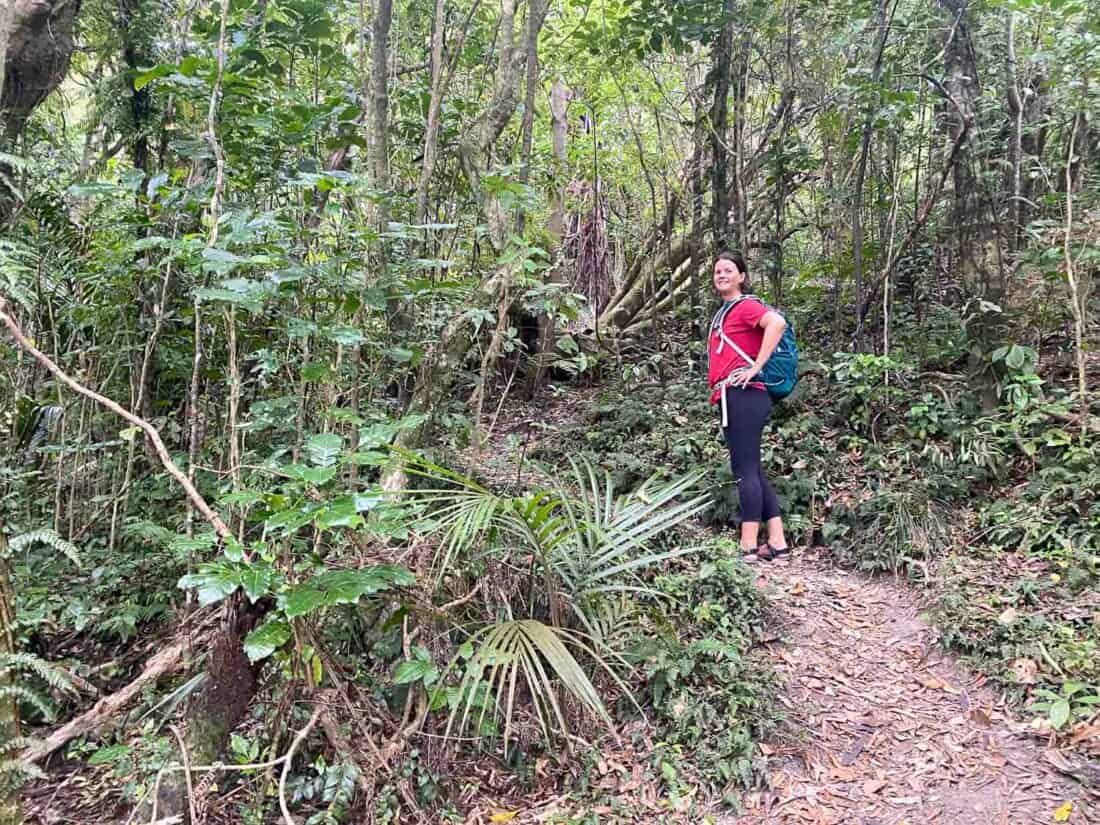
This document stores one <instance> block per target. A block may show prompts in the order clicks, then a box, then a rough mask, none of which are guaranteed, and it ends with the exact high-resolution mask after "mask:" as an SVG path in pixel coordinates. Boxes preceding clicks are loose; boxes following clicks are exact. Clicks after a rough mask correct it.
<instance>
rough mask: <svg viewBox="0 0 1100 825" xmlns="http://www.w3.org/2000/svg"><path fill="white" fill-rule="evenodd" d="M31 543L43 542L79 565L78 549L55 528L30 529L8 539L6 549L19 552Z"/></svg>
mask: <svg viewBox="0 0 1100 825" xmlns="http://www.w3.org/2000/svg"><path fill="white" fill-rule="evenodd" d="M32 544H44V545H46V546H47V547H50V548H52V549H54V550H56V551H57V552H59V553H62V554H64V555H65V556H66V557H67V558H68V559H69V561H71V562H72V563H73V564H75V565H76V566H77V567H79V566H80V551H78V550H77V549H76V545H75V544H73V543H72V542H71V541H66V540H65V539H63V538H61V536H59V535H58V534H57V531H56V530H47V529H43V530H32V531H31V532H29V533H23V534H21V535H18V536H16V537H15V538H13V539H10V540H9V541H8V550H9V552H10V553H19V552H21V551H22V550H23V549H24V548H26V547H29V546H30V545H32Z"/></svg>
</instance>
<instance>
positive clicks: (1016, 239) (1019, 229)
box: [1005, 12, 1024, 252]
mask: <svg viewBox="0 0 1100 825" xmlns="http://www.w3.org/2000/svg"><path fill="white" fill-rule="evenodd" d="M1005 40H1006V42H1007V44H1008V49H1007V53H1006V57H1005V88H1006V89H1007V95H1008V114H1009V116H1011V118H1012V131H1011V137H1010V140H1011V143H1010V144H1009V150H1008V160H1009V182H1008V187H1006V188H1007V189H1008V192H1009V198H1010V199H1009V202H1008V210H1007V212H1008V215H1009V235H1008V248H1009V250H1010V251H1012V252H1015V251H1017V250H1018V249H1019V247H1020V241H1021V238H1022V236H1023V223H1022V218H1023V200H1022V198H1021V195H1022V194H1023V190H1022V187H1021V180H1020V173H1021V169H1022V167H1023V153H1024V149H1023V137H1024V105H1023V101H1022V100H1021V99H1020V76H1019V64H1018V62H1017V60H1016V13H1015V12H1009V14H1008V22H1007V24H1006V31H1005Z"/></svg>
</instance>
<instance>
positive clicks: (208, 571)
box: [179, 564, 241, 606]
mask: <svg viewBox="0 0 1100 825" xmlns="http://www.w3.org/2000/svg"><path fill="white" fill-rule="evenodd" d="M240 585H241V579H240V573H239V572H238V571H237V570H235V569H233V568H232V567H229V566H227V565H224V564H204V565H201V566H200V567H199V572H198V573H192V574H191V575H189V576H184V577H183V578H181V579H180V580H179V587H180V588H181V589H183V590H189V589H191V588H195V589H196V590H197V591H198V592H197V595H198V600H199V604H201V605H203V606H205V605H208V604H214V603H215V602H219V601H221V600H222V599H224V598H226V597H227V596H230V595H232V594H233V593H234V592H236V590H237V588H238V587H240Z"/></svg>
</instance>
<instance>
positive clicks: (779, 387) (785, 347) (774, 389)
mask: <svg viewBox="0 0 1100 825" xmlns="http://www.w3.org/2000/svg"><path fill="white" fill-rule="evenodd" d="M747 299H752V300H754V301H760V299H759V298H757V297H756V296H755V295H742V296H741V297H740V298H738V299H737V300H736V301H730V302H729V303H727V304H723V305H722V308H721V309H720V310H718V313H717V314H716V315H715V316H714V318H713V319H712V320H711V324H710V328H711V329H712V330H717V331H718V335H719V337H720V338H721V343H720V344H719V345H718V348H719V351H721V348H722V347H723V346H724V345H726V344H728V345H729V346H731V347H733V348H734V350H736V351H737V354H738V355H740V356H741V357H742V358H744V359H745V361H746V362H747V363H749V364H751V363H752V362H753V360H754V359H752V358H750V357H749V356H748V354H747V353H746V352H745V351H744V350H743V349H741V347H739V346H737V344H735V343H733V341H732V340H730V338H729V337H728V336H727V335H726V333H725V330H723V329H722V324H723V323H724V322H725V320H726V316H727V315H728V314H729V312H730V310H731V309H733V308H734V307H735V306H737V305H738V304H739V303H741V302H742V301H744V300H747ZM760 303H762V304H764V302H763V301H760ZM764 306H765V307H767V308H768V311H769V312H774V313H776V314H777V315H780V316H781V317H782V318H783V320H784V321H787V316H786V315H784V314H783V313H782V312H780V311H779V310H778V309H775V308H774V307H770V306H768V305H767V304H764ZM757 378H758V379H759V381H760V383H762V384H763V385H764V386H765V387H767V388H768V394H769V395H770V396H771V397H772V400H773V401H781V400H782V399H784V398H786V397H787V396H788V395H790V394H791V393H792V392H794V388H795V385H796V384H797V383H798V344H796V343H795V340H794V327H792V326H791V322H790V321H787V327H786V329H784V330H783V337H782V338H780V339H779V343H778V344H776V347H775V352H773V353H772V356H771V358H769V359H768V363H766V364H765V365H764V369H762V370H760V374H759V375H758V376H757Z"/></svg>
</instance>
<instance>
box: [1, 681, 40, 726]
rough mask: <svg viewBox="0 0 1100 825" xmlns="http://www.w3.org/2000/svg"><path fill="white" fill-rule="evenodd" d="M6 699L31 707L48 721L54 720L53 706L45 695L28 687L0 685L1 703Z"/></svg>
mask: <svg viewBox="0 0 1100 825" xmlns="http://www.w3.org/2000/svg"><path fill="white" fill-rule="evenodd" d="M5 699H9V700H14V701H16V702H22V703H23V704H26V705H30V706H31V707H33V708H34V709H35V710H37V711H38V712H39V713H41V714H42V716H43V717H44V718H45V719H47V720H48V721H52V720H53V706H52V704H51V703H50V700H49V698H47V697H46V695H45V694H43V693H40V692H39V691H37V690H34V689H33V688H29V687H27V686H26V685H0V701H3V700H5Z"/></svg>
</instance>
